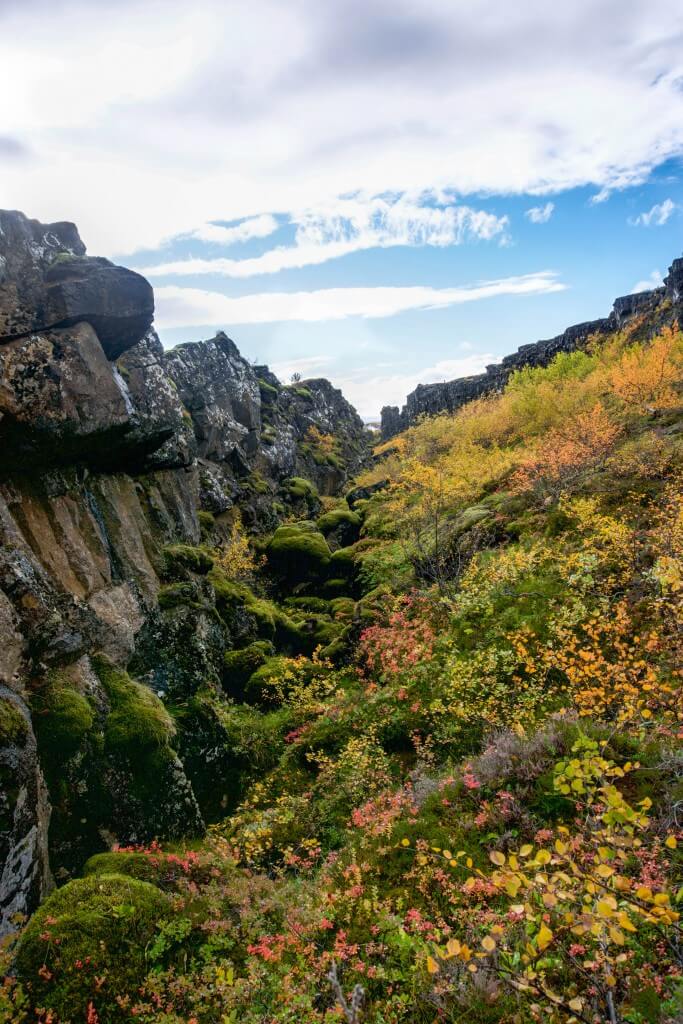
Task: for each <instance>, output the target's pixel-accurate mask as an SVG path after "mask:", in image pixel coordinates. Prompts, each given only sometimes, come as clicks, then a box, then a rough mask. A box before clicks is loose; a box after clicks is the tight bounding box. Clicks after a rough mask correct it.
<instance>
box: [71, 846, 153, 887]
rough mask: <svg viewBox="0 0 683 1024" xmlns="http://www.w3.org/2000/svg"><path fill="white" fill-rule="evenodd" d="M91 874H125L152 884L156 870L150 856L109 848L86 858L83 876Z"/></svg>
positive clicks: (86, 876)
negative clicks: (104, 851)
mask: <svg viewBox="0 0 683 1024" xmlns="http://www.w3.org/2000/svg"><path fill="white" fill-rule="evenodd" d="M91 875H125V876H126V878H136V879H137V880H138V881H139V882H151V883H152V884H154V881H155V879H156V878H157V876H158V871H157V869H156V867H155V865H154V864H153V863H152V861H151V860H150V858H149V857H148V856H147V855H146V854H144V853H139V852H137V851H135V850H109V851H107V852H106V853H96V854H94V855H93V856H92V857H90V858H88V860H87V861H86V862H85V864H84V866H83V876H84V878H88V877H90V876H91Z"/></svg>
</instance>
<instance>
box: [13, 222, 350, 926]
mask: <svg viewBox="0 0 683 1024" xmlns="http://www.w3.org/2000/svg"><path fill="white" fill-rule="evenodd" d="M153 315H154V299H153V293H152V289H151V287H150V286H149V284H148V283H147V281H145V280H144V278H142V277H140V276H139V275H138V274H135V273H133V272H131V271H130V270H126V269H124V268H122V267H117V266H114V265H113V264H112V263H110V262H109V261H108V260H105V259H97V258H92V257H88V256H87V255H86V252H85V247H84V245H83V243H82V241H81V239H80V237H79V235H78V232H77V230H76V228H75V226H74V225H73V224H68V223H58V224H48V225H46V224H39V223H38V222H37V221H32V220H29V219H27V218H26V217H25V216H24V215H23V214H21V213H17V212H0V641H1V642H0V934H2V932H3V931H5V930H7V929H8V928H9V927H10V926H11V922H12V920H13V917H14V915H16V914H22V913H26V912H27V911H30V910H31V909H33V908H34V907H35V906H36V904H37V902H38V901H39V900H40V898H41V896H42V895H43V894H44V893H45V891H46V890H47V889H48V888H49V887H50V886H51V885H52V884H53V878H54V877H56V878H57V880H58V881H59V880H60V879H62V878H67V877H69V875H70V874H71V873H72V872H74V871H77V870H79V869H80V867H81V866H82V864H83V861H84V859H85V858H86V857H87V856H89V855H90V854H91V853H93V852H95V851H96V850H98V849H105V848H107V847H108V846H110V845H111V844H112V842H115V841H118V842H121V843H135V842H141V841H146V840H149V839H150V838H152V837H155V836H159V837H173V836H179V835H187V834H192V833H198V832H201V830H202V829H203V827H204V817H205V816H206V815H205V808H206V807H207V806H208V804H207V800H208V799H209V798H208V796H207V794H208V793H209V791H211V789H212V786H213V781H212V780H211V779H208V781H207V776H206V765H207V763H209V762H210V761H211V753H210V752H211V750H214V751H215V750H216V749H217V740H216V736H217V731H219V730H220V722H219V721H218V718H217V717H216V715H212V714H211V713H210V712H209V711H208V710H207V709H208V708H209V703H205V704H204V705H203V706H202V708H201V709H200V710H197V709H198V704H197V702H196V700H195V698H196V694H197V691H198V690H199V689H200V688H201V687H204V689H206V688H207V687H208V688H211V687H214V688H215V689H216V691H218V690H219V689H220V687H221V679H222V666H223V659H224V656H225V651H226V650H229V649H230V647H231V646H232V645H233V643H234V641H235V636H236V635H237V634H238V633H239V634H240V635H246V634H248V630H249V623H250V622H251V621H253V615H252V617H251V619H250V613H249V612H247V611H245V610H244V609H241V610H240V608H237V609H234V608H233V610H232V612H231V614H232V616H233V618H232V619H231V620H230V621H228V618H227V617H226V615H225V614H224V615H222V616H221V615H219V614H218V613H217V611H216V602H217V595H216V589H215V588H214V587H212V586H211V585H210V583H209V582H208V580H206V578H205V577H206V573H207V571H208V565H205V564H204V563H203V561H202V559H203V558H204V555H203V553H202V552H203V549H202V547H201V546H200V540H201V538H202V531H204V532H205V531H206V530H207V529H210V530H212V531H214V532H215V535H216V536H217V537H218V539H220V536H221V529H222V524H223V523H225V524H230V523H231V522H232V521H233V517H234V513H235V511H236V509H239V510H240V514H241V516H242V517H243V519H244V521H245V522H246V523H247V524H248V525H249V527H250V529H251V530H252V531H255V532H259V531H268V530H271V529H273V528H275V527H276V526H277V525H278V523H279V521H280V519H281V518H282V517H283V516H285V515H288V514H291V513H296V511H297V507H298V504H297V503H300V502H302V501H305V502H307V503H308V506H311V504H315V503H316V502H317V498H316V489H317V491H319V492H321V493H323V494H335V493H338V492H339V491H340V489H342V488H343V486H344V484H345V482H346V480H347V479H348V477H349V476H350V475H352V474H353V473H354V472H355V471H356V470H357V469H358V468H359V466H360V465H361V464H362V462H363V460H364V458H365V457H366V437H365V432H364V429H363V424H362V422H361V420H360V419H359V417H358V416H357V415H356V413H355V411H354V410H353V409H352V408H351V406H350V405H349V404H348V403H347V402H346V400H345V399H344V398H343V396H342V395H341V393H340V392H339V391H337V390H336V389H335V388H333V387H332V386H331V385H330V384H329V382H328V381H325V380H311V381H304V382H301V383H298V384H296V385H295V386H291V387H284V386H283V385H282V384H281V383H280V382H279V381H278V380H277V379H276V378H275V376H274V375H273V374H272V373H270V371H269V370H268V368H267V367H255V366H251V365H250V364H249V363H248V362H247V361H246V360H245V359H244V358H243V357H242V356H241V355H240V353H239V351H238V349H237V347H236V346H235V344H234V343H233V342H232V341H231V340H230V339H229V338H228V337H227V336H226V335H225V334H222V333H219V334H217V335H216V337H215V338H212V339H210V340H208V341H202V342H198V343H196V344H187V345H181V346H179V347H178V348H176V349H174V350H173V351H171V352H164V351H163V349H162V346H161V344H160V342H159V339H158V338H157V335H156V334H155V332H154V329H153V327H152V321H153ZM226 528H227V526H226ZM188 567H189V568H188ZM183 588H184V589H183ZM181 598H182V599H181ZM240 631H241V632H240ZM193 701H194V704H193ZM171 705H172V706H171ZM226 749H227V748H226ZM221 756H222V757H223V761H222V762H221V765H220V769H221V773H222V775H221V778H222V780H223V781H222V784H223V786H227V787H228V788H229V785H230V783H229V771H230V763H231V762H230V751H229V749H227V754H226V753H225V752H223V754H221ZM226 758H227V760H226ZM223 762H225V763H223ZM200 769H201V771H200ZM226 773H227V776H228V778H227V781H225V777H226ZM213 788H214V789H215V787H213ZM213 797H214V798H215V793H214V794H213ZM218 798H219V799H221V798H222V796H221V794H218ZM209 803H210V800H209Z"/></svg>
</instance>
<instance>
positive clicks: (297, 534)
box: [266, 526, 331, 585]
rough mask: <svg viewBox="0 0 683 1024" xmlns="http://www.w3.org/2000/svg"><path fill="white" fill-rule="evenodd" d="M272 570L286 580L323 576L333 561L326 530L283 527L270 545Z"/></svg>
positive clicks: (317, 578) (296, 580)
mask: <svg viewBox="0 0 683 1024" xmlns="http://www.w3.org/2000/svg"><path fill="white" fill-rule="evenodd" d="M266 557H267V559H268V565H269V568H270V569H271V571H272V572H273V573H274V574H275V575H276V576H277V577H278V578H279V579H280V580H281V581H283V583H286V584H288V585H291V584H293V583H296V582H303V581H305V580H308V581H311V580H319V579H322V578H323V577H324V576H325V575H326V573H327V568H328V566H329V564H330V558H331V552H330V549H329V547H328V544H327V541H326V540H325V538H324V537H323V535H322V533H313V532H312V531H309V530H306V531H304V530H295V529H293V528H292V527H288V526H285V527H282V526H281V527H279V529H277V530H276V531H275V533H274V535H273V538H272V540H271V542H270V544H269V545H268V548H267V549H266Z"/></svg>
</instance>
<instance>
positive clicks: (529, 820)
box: [0, 308, 683, 1024]
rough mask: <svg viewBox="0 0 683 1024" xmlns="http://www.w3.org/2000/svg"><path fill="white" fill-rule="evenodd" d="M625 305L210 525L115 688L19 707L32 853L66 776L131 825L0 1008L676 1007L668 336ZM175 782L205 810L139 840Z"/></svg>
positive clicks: (450, 1020)
mask: <svg viewBox="0 0 683 1024" xmlns="http://www.w3.org/2000/svg"><path fill="white" fill-rule="evenodd" d="M650 312H651V311H649V310H647V309H646V310H640V311H639V312H638V311H634V313H633V315H632V316H630V317H629V318H628V320H627V321H625V322H624V323H623V324H622V326H621V328H620V329H618V330H615V331H612V332H601V333H599V334H597V335H595V336H593V337H589V338H588V337H587V338H586V339H585V341H584V343H583V344H582V347H581V348H580V349H578V350H576V351H572V352H560V353H559V354H557V355H556V356H555V358H554V359H552V360H551V361H549V362H548V365H546V366H536V367H525V368H523V369H521V370H519V371H518V372H515V373H513V374H511V375H510V378H509V380H507V382H506V384H505V387H504V389H503V390H502V391H501V392H500V393H496V394H492V395H487V396H484V397H480V398H478V399H476V400H475V401H472V402H470V403H468V404H466V405H464V406H463V407H462V408H460V409H458V410H457V411H456V412H455V413H454V414H449V413H444V414H441V415H438V416H434V417H431V418H429V419H424V420H421V421H420V422H418V423H416V424H415V425H413V426H411V427H410V428H409V429H408V430H407V431H404V432H403V433H401V434H400V435H398V436H396V437H394V438H392V439H391V440H390V441H387V442H385V443H384V444H382V445H380V446H379V448H378V449H377V450H376V452H375V461H374V464H373V465H372V466H370V467H368V468H366V469H364V470H362V471H361V472H359V473H358V475H357V477H356V480H355V486H353V488H352V489H351V490H350V491H349V492H348V493H347V495H346V498H345V499H340V498H332V499H330V500H328V501H327V502H326V503H325V507H324V508H322V507H321V506H320V503H319V502H318V500H317V499H316V498H315V495H314V494H313V492H312V489H311V486H310V484H307V482H306V481H305V480H303V479H298V478H295V479H289V480H288V481H286V482H285V483H284V485H283V487H282V488H281V492H280V493H281V495H282V500H283V502H284V501H288V502H289V505H288V506H287V507H288V511H289V514H288V515H287V514H285V515H284V516H283V517H282V519H283V521H282V522H280V524H279V525H277V524H275V523H270V522H266V523H264V524H263V525H262V527H261V532H258V533H257V532H253V533H251V532H250V531H245V530H244V528H240V527H239V525H238V524H237V522H236V521H235V520H232V522H231V524H230V525H229V526H228V525H226V526H225V527H224V528H223V530H222V533H220V534H219V533H216V526H215V522H214V520H213V517H210V518H207V517H206V515H204V516H203V518H202V523H203V528H204V531H205V536H204V540H203V543H202V544H201V545H197V544H194V543H193V544H190V543H183V544H178V543H175V544H172V545H171V546H170V547H166V548H165V550H164V552H163V555H164V566H163V569H162V571H161V574H162V576H163V586H162V588H161V590H160V591H159V592H158V596H157V602H158V606H159V609H160V612H159V613H158V615H159V618H154V617H152V616H150V618H149V619H148V620H147V623H146V624H145V625H144V626H142V627H141V628H140V630H139V631H138V632H137V634H136V640H135V650H134V652H133V653H132V655H131V656H130V657H129V659H128V662H127V668H128V672H129V673H130V675H129V674H128V673H127V672H124V671H123V669H122V667H121V664H120V663H118V664H117V663H116V662H115V661H113V660H112V655H111V653H109V655H108V657H105V655H104V654H103V653H101V652H97V653H95V651H93V653H92V655H91V656H90V657H89V665H90V666H91V671H92V672H93V673H94V677H96V680H97V683H96V686H95V688H93V689H87V688H84V687H83V688H82V687H80V686H79V685H76V684H74V683H73V682H72V680H73V676H72V675H70V674H69V673H71V672H73V671H75V670H74V669H73V668H70V669H69V670H68V671H66V672H65V671H62V673H61V674H60V677H59V680H60V681H59V682H58V683H57V684H56V685H55V684H54V683H53V684H52V686H53V688H52V689H50V688H48V689H47V690H42V689H41V688H40V687H36V689H35V697H34V698H33V699H34V700H35V701H36V705H35V707H36V711H35V712H34V716H35V721H36V723H40V721H41V719H40V712H41V711H42V709H43V708H46V709H47V714H48V715H51V716H52V717H51V718H49V719H48V720H49V725H47V727H46V728H45V729H44V731H43V735H42V739H41V730H40V727H39V726H38V728H37V732H38V749H39V751H40V750H41V742H42V744H43V746H42V750H43V751H48V752H49V753H47V754H46V755H44V756H45V758H46V759H45V760H44V765H45V767H46V775H47V781H48V787H49V788H50V796H51V798H52V799H54V800H55V810H53V818H52V825H51V828H50V833H49V837H50V842H51V843H52V844H53V845H52V848H55V845H56V848H57V849H58V850H61V849H66V850H67V851H69V855H71V853H70V851H71V849H72V847H70V846H69V844H68V843H67V844H66V846H65V847H62V846H60V845H59V843H60V836H61V834H62V833H61V832H60V829H62V828H64V829H65V834H66V835H67V836H69V837H71V836H73V835H74V834H75V833H74V819H75V818H76V815H77V814H78V813H81V814H83V806H84V804H83V801H82V798H81V796H80V794H82V793H83V791H84V790H83V779H84V778H88V777H89V776H88V774H87V769H88V766H89V765H90V764H91V763H94V764H95V765H97V764H98V763H100V764H102V763H104V764H105V765H110V766H112V767H111V768H110V769H108V770H111V771H112V772H113V774H112V775H111V776H109V777H110V778H111V779H112V780H113V782H114V783H116V785H110V788H109V790H108V792H109V793H110V794H112V793H116V794H117V795H118V796H119V797H120V803H118V804H117V805H116V807H115V811H114V813H110V819H109V820H110V821H113V822H118V821H120V820H121V815H122V814H123V813H124V812H126V811H127V807H128V805H127V803H126V800H125V799H123V796H127V795H128V794H130V793H132V792H134V787H137V786H142V795H141V796H139V797H138V800H139V802H138V804H137V805H136V806H137V807H138V808H142V816H141V821H142V822H143V823H144V827H145V829H146V830H147V834H146V835H144V836H142V835H141V836H140V837H139V838H137V837H136V838H135V839H133V841H130V840H129V841H128V842H127V843H125V844H122V843H121V842H120V837H119V836H117V835H116V834H114V835H110V836H109V837H108V838H109V844H108V845H109V846H110V849H109V850H108V851H107V852H102V853H96V854H95V855H94V856H91V857H89V859H88V860H87V861H86V862H85V864H84V866H83V867H82V869H81V867H80V866H79V864H78V860H79V858H80V861H81V863H82V861H83V860H84V859H85V856H87V854H88V853H89V852H90V851H89V850H88V844H87V843H86V842H85V841H83V842H82V844H81V845H80V846H79V847H78V853H79V857H78V858H77V857H75V856H74V857H72V859H71V860H70V861H68V862H67V857H66V855H64V856H63V860H64V863H65V865H66V864H67V863H68V870H70V872H71V874H72V875H77V874H79V873H80V874H82V877H74V878H73V880H71V881H69V882H67V884H65V885H62V886H61V887H60V888H58V889H57V890H56V891H55V892H54V893H52V894H51V895H49V896H48V897H47V899H46V900H45V901H44V902H43V904H42V906H41V907H40V909H39V910H37V912H36V913H35V914H34V915H33V917H32V918H31V919H30V920H29V921H28V923H27V924H25V926H24V922H23V921H22V922H18V923H17V924H18V925H19V924H20V925H21V928H19V927H18V931H17V934H16V935H15V936H14V937H13V939H12V941H11V943H10V945H9V946H8V947H7V948H6V949H5V951H4V953H3V954H2V955H3V957H4V963H5V965H6V970H7V978H6V980H5V982H4V986H3V987H2V988H0V1021H3V1020H4V1021H10V1020H11V1021H12V1022H22V1024H23V1022H25V1021H28V1020H34V1019H36V1014H37V1015H38V1019H41V1015H42V1019H43V1020H51V1021H60V1022H62V1024H67V1022H72V1024H76V1022H79V1021H83V1020H86V1021H87V1022H88V1024H98V1022H100V1024H132V1022H133V1021H143V1022H145V1024H215V1022H216V1021H220V1022H222V1024H233V1022H237V1021H240V1022H246V1024H276V1022H277V1024H280V1022H291V1024H294V1022H300V1021H305V1022H307V1024H309V1022H310V1024H313V1022H332V1021H339V1020H346V1021H347V1022H349V1024H361V1022H363V1024H390V1022H391V1024H432V1022H434V1021H441V1022H447V1024H460V1022H463V1021H467V1022H468V1024H472V1022H474V1024H494V1022H495V1024H530V1022H539V1024H540V1022H544V1024H545V1022H550V1024H575V1022H579V1021H580V1022H585V1024H598V1022H600V1024H601V1022H610V1024H654V1022H659V1024H674V1022H677V1021H679V1020H680V1019H681V1014H682V1013H683V954H682V948H683V947H682V943H681V936H682V932H681V920H680V908H681V902H682V901H683V871H682V859H681V849H682V844H683V820H682V816H681V801H682V800H683V788H682V786H683V782H682V780H683V752H682V747H681V741H682V740H683V701H682V700H681V673H682V670H683V662H682V659H681V654H682V653H683V648H682V639H683V616H682V615H681V600H682V597H683V486H682V476H681V472H682V470H683V334H682V333H681V332H680V331H679V329H678V325H677V324H676V323H675V322H674V313H673V311H672V309H671V308H670V309H669V311H668V312H667V316H666V317H665V318H664V320H663V319H662V318H660V316H659V312H661V309H660V310H659V312H658V313H657V315H656V316H654V317H653V316H651V315H650ZM667 321H669V322H667ZM188 377H189V375H188ZM262 379H265V378H262ZM272 386H273V387H275V384H273V385H272ZM178 388H179V391H180V394H181V397H182V388H183V384H182V382H180V383H179V384H178ZM183 400H184V401H185V399H183ZM187 408H188V409H190V411H191V405H188V406H187ZM195 415H197V413H195ZM210 433H211V432H210V430H209V429H206V430H203V432H202V427H195V431H194V434H195V438H196V439H197V438H198V439H199V440H198V442H197V443H200V444H201V443H204V444H206V445H208V446H210V447H207V448H206V449H205V452H204V454H205V455H206V456H207V457H209V458H210V457H211V453H212V452H213V451H214V447H213V445H214V444H215V442H214V441H211V440H210V439H209V435H210ZM306 437H307V440H305V441H304V444H305V445H307V446H309V447H310V446H311V445H313V451H314V452H315V454H316V455H317V458H318V459H320V458H329V456H330V455H332V456H334V457H335V458H336V457H338V455H337V454H335V444H337V443H338V442H337V440H336V438H335V436H331V435H330V434H327V433H325V432H324V430H323V428H322V427H321V428H319V429H318V433H317V434H316V433H313V434H311V433H310V432H307V435H306ZM306 454H307V453H306V452H305V453H304V455H306ZM201 457H203V456H200V458H201ZM314 461H315V460H314ZM156 472H158V471H156ZM107 479H109V478H107ZM111 479H116V478H114V477H112V478H111ZM117 486H118V485H117ZM207 490H208V489H207ZM256 490H257V491H258V488H256ZM255 500H256V499H255ZM253 507H254V508H255V509H256V508H258V503H257V502H256V504H255V505H254V506H253ZM257 520H258V517H257ZM132 521H133V517H128V519H127V520H126V521H125V523H124V524H123V525H122V526H121V527H120V529H121V530H122V532H123V534H124V535H125V534H126V533H127V530H128V529H129V526H128V524H129V523H130V522H132ZM258 521H259V524H260V523H261V520H258ZM162 623H163V625H162ZM216 628H218V629H220V630H223V629H227V630H228V631H229V634H230V638H231V644H230V645H229V646H228V645H226V644H225V640H224V634H221V640H220V643H219V644H218V648H217V649H220V668H219V667H218V666H217V667H216V669H215V672H216V673H217V675H219V676H220V678H217V677H216V676H213V675H212V674H211V670H210V665H211V661H210V658H209V656H208V653H207V652H209V651H211V650H214V647H213V641H212V640H211V637H212V636H213V632H212V631H213V630H214V629H216ZM171 636H172V637H173V643H172V644H170V649H171V650H172V651H173V652H175V653H174V654H173V656H172V657H170V656H168V655H167V653H166V652H167V650H168V649H169V640H168V638H169V637H171ZM221 645H222V646H221ZM181 651H186V653H187V657H186V658H185V659H181V658H180V655H179V652H181ZM73 664H75V665H78V664H79V663H78V661H76V660H74V661H73ZM136 679H137V680H141V681H142V684H144V681H145V680H147V681H148V682H150V681H151V682H152V687H151V688H145V687H144V685H142V684H141V683H140V682H136V681H135V680H136ZM154 691H161V692H162V693H163V695H164V697H163V702H160V701H158V700H156V699H155V698H154V696H153V692H154ZM102 693H104V695H105V696H106V699H107V700H108V702H109V705H108V707H107V708H104V709H102V707H101V705H100V700H101V694H102ZM43 694H45V696H43ZM53 694H56V695H57V696H56V697H54V696H53ZM66 694H76V695H77V699H74V697H73V696H70V697H68V698H67V699H66V700H65V699H64V695H66ZM7 722H8V724H7V725H5V726H4V728H5V730H6V734H7V735H11V736H13V737H14V744H15V747H18V746H20V742H19V738H20V737H22V739H21V742H25V740H24V739H23V737H24V736H25V732H24V731H22V730H24V729H25V727H24V726H23V725H22V723H21V722H19V721H18V720H17V719H16V717H15V718H14V719H13V718H12V717H11V716H9V717H8V719H7ZM131 723H137V724H138V725H137V726H136V728H135V729H133V730H131ZM138 726H139V727H138ZM74 734H75V735H76V738H77V743H76V744H74ZM46 744H47V745H46ZM172 752H177V754H178V755H179V758H176V753H172ZM113 757H115V758H117V759H118V760H116V761H115V762H113V763H112V761H111V758H113ZM98 758H99V759H100V760H99V762H98ZM103 759H104V760H103ZM108 759H109V760H108ZM178 762H179V763H180V764H181V765H182V770H183V772H184V774H185V778H187V779H189V780H190V781H191V785H192V794H193V795H194V797H195V799H196V801H197V805H198V806H199V807H200V809H201V810H202V813H203V814H204V816H205V817H206V818H207V819H210V820H211V821H212V825H211V827H210V828H209V829H208V833H207V834H206V835H204V836H201V837H198V838H196V839H195V840H194V841H187V840H186V839H183V838H182V836H181V837H180V838H179V839H178V841H176V842H168V841H166V842H163V841H162V842H161V843H159V842H157V841H156V840H152V841H150V840H151V838H152V835H153V834H155V833H154V829H155V827H156V826H157V823H158V821H159V818H158V815H159V814H160V813H161V809H162V807H163V804H160V803H159V800H160V793H162V792H163V791H164V790H165V787H166V786H167V785H168V783H167V782H166V781H165V780H166V779H167V778H169V776H165V777H164V783H163V788H162V787H159V785H158V780H159V775H158V773H159V771H160V770H162V769H163V770H165V771H170V770H171V769H170V768H169V766H170V765H173V766H174V767H173V771H176V770H177V769H176V768H175V765H176V764H178ZM164 766H165V767H164ZM124 772H127V773H128V774H127V775H126V774H124ZM104 777H105V778H106V777H107V776H106V774H105V776H104ZM101 778H102V775H98V774H97V772H95V780H96V781H97V785H99V786H101V783H100V782H99V780H100V779H101ZM150 779H154V780H155V788H154V789H153V791H150V790H147V789H146V786H147V785H148V783H149V780H150ZM177 779H178V777H177V776H176V780H177ZM64 780H67V784H66V786H65V785H64ZM176 784H180V783H179V782H178V781H177V783H176ZM89 786H90V783H88V785H87V786H86V787H85V791H86V792H88V793H90V792H93V793H95V792H97V793H98V795H99V794H101V793H102V792H103V790H102V788H100V789H99V790H94V789H92V790H91V789H90V788H89ZM65 790H66V792H65ZM72 793H79V798H78V799H75V798H74V797H73V796H72ZM53 794H56V795H57V798H58V799H55V796H54V795H53ZM99 798H100V799H101V797H99ZM145 800H147V801H148V802H147V803H145V802H144V801H145ZM90 806H91V805H88V810H87V812H86V820H87V814H89V813H91V812H90ZM105 806H106V801H105ZM69 815H70V816H69ZM63 823H67V824H68V826H69V827H68V828H67V827H66V824H63ZM159 831H160V830H159ZM76 834H78V833H77V830H76ZM167 834H172V830H171V829H169V830H168V832H167ZM98 836H99V839H100V842H101V843H102V845H105V840H106V839H107V835H106V833H105V832H104V829H101V830H100V831H99V833H98ZM117 839H118V840H119V843H118V844H117V842H116V840H117ZM71 841H72V840H71V839H70V842H71ZM65 877H66V876H65ZM62 880H63V879H60V881H62ZM1 963H2V961H0V964H1ZM10 971H12V972H14V973H13V974H12V973H10ZM3 1013H4V1018H3V1016H2V1015H3Z"/></svg>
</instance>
